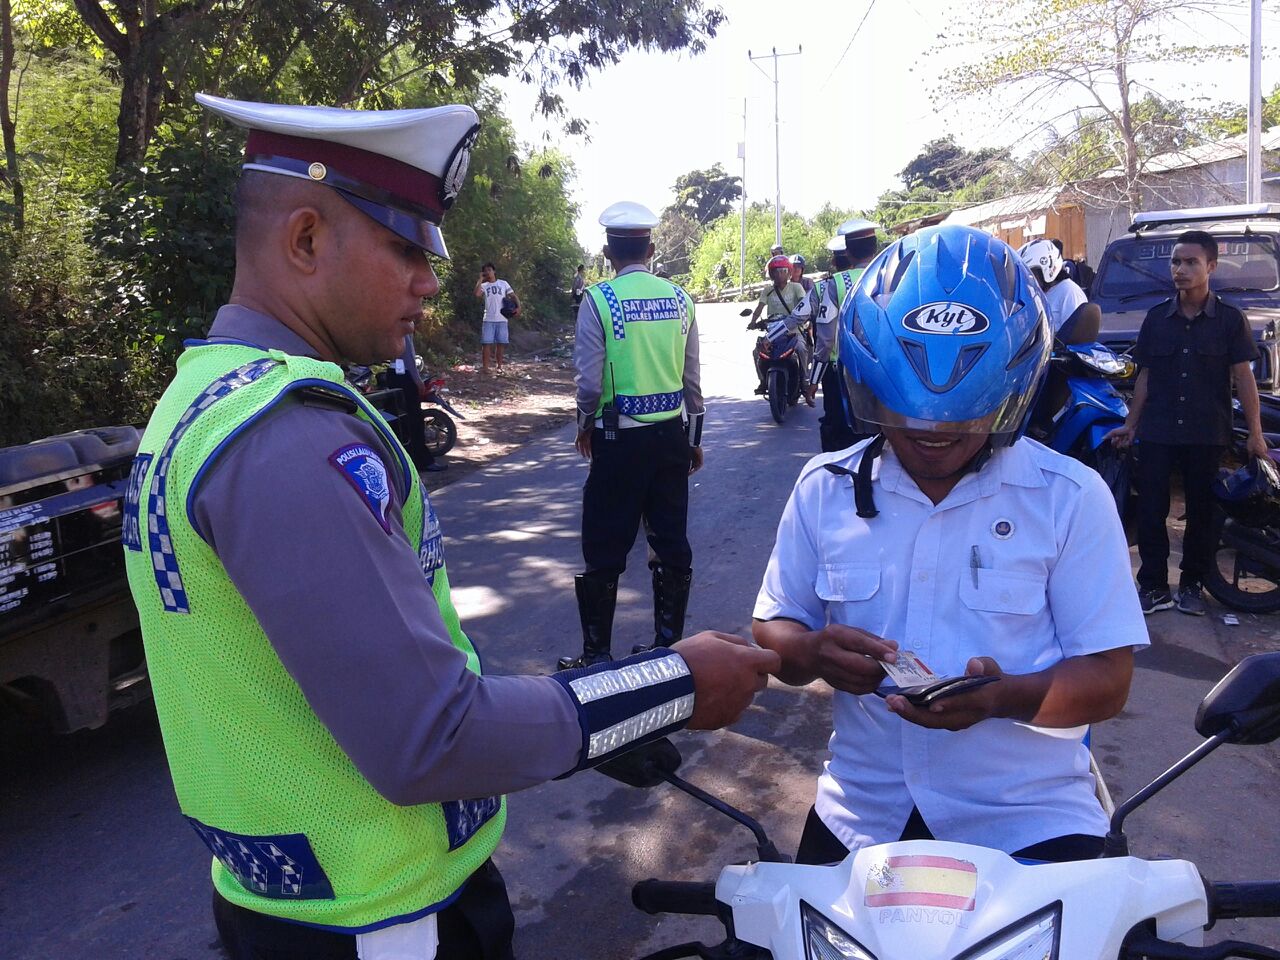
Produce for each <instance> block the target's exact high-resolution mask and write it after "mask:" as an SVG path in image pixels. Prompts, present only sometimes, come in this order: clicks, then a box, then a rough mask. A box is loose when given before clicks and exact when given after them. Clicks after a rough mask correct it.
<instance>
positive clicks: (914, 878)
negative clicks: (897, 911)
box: [866, 856, 978, 910]
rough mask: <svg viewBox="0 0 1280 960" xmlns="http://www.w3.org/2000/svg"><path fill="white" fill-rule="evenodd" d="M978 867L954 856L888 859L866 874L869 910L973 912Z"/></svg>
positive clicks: (976, 890)
mask: <svg viewBox="0 0 1280 960" xmlns="http://www.w3.org/2000/svg"><path fill="white" fill-rule="evenodd" d="M977 892H978V868H977V867H975V866H974V865H973V864H972V863H970V862H969V861H968V860H955V859H953V858H951V857H931V856H913V857H888V858H887V859H886V860H885V861H884V862H883V863H879V864H877V865H875V866H873V867H872V868H871V869H870V870H868V871H867V895H866V905H867V906H868V907H945V908H947V909H951V910H972V909H973V906H974V897H975V895H976V894H977Z"/></svg>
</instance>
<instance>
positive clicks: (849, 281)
mask: <svg viewBox="0 0 1280 960" xmlns="http://www.w3.org/2000/svg"><path fill="white" fill-rule="evenodd" d="M864 269H865V268H864V267H856V268H855V269H853V270H841V271H840V272H839V273H833V274H832V275H831V276H830V277H829V278H828V280H827V283H834V284H835V289H836V316H837V318H838V317H839V314H840V308H841V307H843V306H844V300H845V297H847V296H849V291H850V290H852V289H853V288H854V285H855V284H856V283H857V282H858V278H859V277H860V276H862V271H863V270H864ZM828 359H830V360H831V361H833V362H834V361H836V360H839V359H840V337H839V335H837V336H836V337H835V338H834V340H833V342H832V345H831V356H830V357H829V358H828Z"/></svg>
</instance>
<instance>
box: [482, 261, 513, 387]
mask: <svg viewBox="0 0 1280 960" xmlns="http://www.w3.org/2000/svg"><path fill="white" fill-rule="evenodd" d="M476 296H477V297H481V298H483V299H484V322H483V325H482V326H481V328H480V366H481V368H482V369H483V370H484V372H485V373H488V372H489V356H490V353H493V354H494V362H495V364H496V366H497V369H498V373H502V352H503V350H504V349H505V347H506V345H507V320H508V318H509V317H516V316H519V315H520V301H519V300H518V299H517V298H516V292H515V291H514V290H513V289H511V284H509V283H507V281H505V280H499V279H498V269H497V267H495V266H494V265H493V264H492V263H486V264H485V265H484V266H483V267H481V268H480V279H479V280H478V281H477V282H476ZM508 297H510V299H511V303H512V305H513V306H512V307H511V308H509V309H508V312H507V313H503V312H502V307H503V301H504V300H506V299H507V298H508Z"/></svg>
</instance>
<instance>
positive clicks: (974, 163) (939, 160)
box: [898, 136, 1008, 192]
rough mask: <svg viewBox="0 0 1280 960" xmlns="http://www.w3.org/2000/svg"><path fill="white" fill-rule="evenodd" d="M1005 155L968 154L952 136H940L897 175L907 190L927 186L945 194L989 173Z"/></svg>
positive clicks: (990, 151)
mask: <svg viewBox="0 0 1280 960" xmlns="http://www.w3.org/2000/svg"><path fill="white" fill-rule="evenodd" d="M1007 156H1008V154H1007V151H1003V150H995V149H991V148H984V149H982V150H977V151H969V150H966V149H965V148H964V147H962V146H960V145H959V144H958V143H956V141H955V139H954V138H953V137H951V136H946V137H940V138H939V139H937V140H931V141H929V142H928V143H926V144H925V145H924V146H923V147H922V148H921V149H920V152H919V153H918V154H917V155H916V157H915V159H913V160H912V161H911V162H910V163H908V164H907V165H906V166H905V167H903V168H902V170H901V171H900V172H899V174H898V176H899V177H900V178H901V179H902V182H903V183H904V184H906V187H907V190H914V189H915V188H916V187H927V188H928V189H930V190H941V191H943V192H948V191H951V190H958V189H959V188H960V187H963V186H965V185H967V184H970V183H973V182H974V181H975V180H978V179H980V178H981V177H983V176H985V175H986V174H987V173H990V172H991V170H992V168H993V166H994V165H995V164H996V163H997V162H998V161H1000V160H1003V159H1006V158H1007Z"/></svg>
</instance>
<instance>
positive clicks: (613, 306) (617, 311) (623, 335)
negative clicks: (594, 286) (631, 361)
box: [600, 280, 627, 340]
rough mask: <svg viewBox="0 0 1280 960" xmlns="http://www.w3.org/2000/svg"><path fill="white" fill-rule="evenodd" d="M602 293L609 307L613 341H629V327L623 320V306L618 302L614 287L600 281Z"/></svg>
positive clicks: (605, 281) (604, 281)
mask: <svg viewBox="0 0 1280 960" xmlns="http://www.w3.org/2000/svg"><path fill="white" fill-rule="evenodd" d="M600 292H601V293H603V294H604V299H605V303H607V304H608V305H609V321H610V322H611V323H612V325H613V339H615V340H625V339H627V325H626V323H625V322H624V321H623V319H622V304H620V303H619V302H618V295H617V293H615V292H614V289H613V287H611V286H609V282H608V281H607V280H601V281H600Z"/></svg>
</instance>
